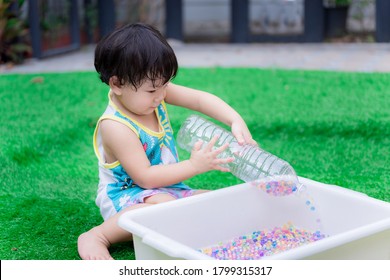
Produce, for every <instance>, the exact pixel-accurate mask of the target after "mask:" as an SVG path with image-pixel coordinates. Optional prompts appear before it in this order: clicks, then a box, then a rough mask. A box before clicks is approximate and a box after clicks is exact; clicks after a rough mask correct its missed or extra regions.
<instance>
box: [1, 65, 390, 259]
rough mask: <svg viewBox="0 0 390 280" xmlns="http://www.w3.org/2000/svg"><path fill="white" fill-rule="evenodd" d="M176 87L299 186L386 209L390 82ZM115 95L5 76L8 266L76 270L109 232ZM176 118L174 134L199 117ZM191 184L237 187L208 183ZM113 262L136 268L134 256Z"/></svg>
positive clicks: (61, 80)
mask: <svg viewBox="0 0 390 280" xmlns="http://www.w3.org/2000/svg"><path fill="white" fill-rule="evenodd" d="M175 82H176V83H178V84H182V85H187V86H190V87H195V88H199V89H203V90H206V91H210V92H212V93H214V94H216V95H218V96H220V97H221V98H223V99H224V100H225V101H227V102H228V103H229V104H231V105H232V106H233V107H234V108H235V109H236V110H237V111H238V112H239V113H240V114H241V115H242V116H243V118H244V119H245V120H246V121H247V123H248V126H249V128H250V130H251V131H252V134H253V136H254V138H255V139H256V140H257V142H258V143H259V144H260V146H261V147H262V148H263V149H265V150H267V151H269V152H271V153H273V154H275V155H277V156H279V157H280V158H282V159H284V160H286V161H288V162H289V163H290V164H291V165H292V166H293V167H294V168H295V171H296V172H297V174H298V175H299V176H302V177H306V178H310V179H313V180H316V181H320V182H324V183H329V184H336V185H339V186H342V187H345V188H349V189H352V190H356V191H359V192H363V193H366V194H367V195H369V196H372V197H374V198H377V199H380V200H384V201H387V202H390V151H389V147H390V74H380V73H339V72H323V71H293V70H288V71H287V70H262V69H252V68H231V69H227V68H205V69H181V70H180V71H179V74H178V77H177V78H176V80H175ZM107 90H108V89H107V86H105V85H104V84H102V83H101V82H100V81H99V80H98V77H97V74H95V73H93V72H80V73H61V74H59V73H56V74H25V75H19V74H13V75H2V76H0V111H1V123H2V125H1V127H0V145H1V149H0V162H1V169H0V201H1V203H0V227H1V231H0V244H1V245H0V258H1V259H3V260H4V259H27V260H33V259H43V260H49V259H64V260H68V259H79V257H78V254H77V247H76V242H77V237H78V235H79V234H81V233H82V232H84V231H86V230H88V229H90V228H91V227H93V226H95V225H98V224H100V223H101V222H102V218H101V217H100V214H99V210H98V208H97V207H96V205H95V202H94V199H95V195H96V189H97V181H98V173H97V160H96V157H95V155H94V152H93V148H92V134H93V130H94V126H95V123H96V121H97V119H98V117H99V116H100V115H101V113H102V112H103V110H104V109H105V107H106V102H107V100H106V99H107ZM169 112H170V118H171V122H172V125H173V128H174V130H175V131H176V132H177V131H178V129H179V127H180V124H181V123H182V122H183V121H184V119H185V117H186V116H188V115H190V114H191V113H192V112H190V111H188V110H185V109H182V108H176V107H173V106H169ZM180 156H181V158H183V159H185V158H187V157H188V153H187V152H185V151H182V150H180ZM187 183H188V184H189V185H191V186H192V187H194V188H207V189H212V190H213V189H219V188H223V187H227V186H230V185H234V184H237V183H240V181H239V180H238V179H236V178H235V177H233V176H232V175H231V174H226V173H219V172H209V173H206V174H202V175H199V176H197V177H195V178H192V179H190V180H188V181H187ZM112 255H113V257H114V258H117V259H134V251H133V247H132V245H131V243H128V244H122V245H116V246H113V248H112Z"/></svg>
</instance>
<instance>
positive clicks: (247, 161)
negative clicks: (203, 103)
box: [177, 115, 300, 191]
mask: <svg viewBox="0 0 390 280" xmlns="http://www.w3.org/2000/svg"><path fill="white" fill-rule="evenodd" d="M215 135H218V136H219V138H218V140H217V142H216V144H215V147H220V146H222V145H224V144H225V143H229V148H227V149H226V150H225V151H224V152H223V153H221V154H220V157H233V158H234V159H235V160H234V161H233V162H231V163H229V164H227V166H228V167H229V169H230V171H231V173H232V174H233V175H235V176H236V177H238V178H240V179H241V180H243V181H245V182H251V181H255V180H259V179H264V178H266V177H283V178H284V179H285V180H286V179H287V180H290V181H291V180H292V181H294V182H295V183H297V182H298V178H297V176H296V174H295V171H294V169H293V168H292V167H291V165H290V164H289V163H288V162H286V161H284V160H282V159H280V158H278V157H276V156H275V155H273V154H271V153H269V152H266V151H264V150H263V149H261V148H259V147H257V146H253V145H239V144H238V142H237V141H236V139H235V137H234V136H233V135H232V133H231V132H229V131H227V130H226V129H224V128H222V127H220V126H218V125H216V124H214V123H212V122H210V121H208V120H206V119H205V118H202V117H200V116H197V115H191V116H190V117H188V118H187V119H186V120H185V122H184V123H183V125H182V126H181V128H180V130H179V132H178V136H177V142H178V145H179V147H181V148H182V149H184V150H187V151H189V152H190V151H191V150H192V148H193V146H194V144H195V143H196V142H197V141H199V140H202V141H203V142H204V143H207V142H209V141H210V140H211V139H212V138H213V137H214V136H215ZM295 185H296V186H300V184H295ZM294 191H295V190H294Z"/></svg>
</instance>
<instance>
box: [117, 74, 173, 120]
mask: <svg viewBox="0 0 390 280" xmlns="http://www.w3.org/2000/svg"><path fill="white" fill-rule="evenodd" d="M167 85H168V83H166V84H162V83H159V82H157V83H154V85H153V83H152V81H150V80H147V81H145V82H144V83H143V84H142V85H141V86H140V87H138V88H137V89H135V88H134V87H133V86H131V85H125V86H122V87H121V95H120V97H119V100H120V101H121V103H122V105H123V106H124V107H125V108H126V109H127V110H128V111H130V112H131V113H134V114H136V115H149V114H151V113H153V112H154V110H155V109H156V108H157V107H158V106H159V105H160V103H161V102H162V101H163V100H164V98H165V96H166V88H167Z"/></svg>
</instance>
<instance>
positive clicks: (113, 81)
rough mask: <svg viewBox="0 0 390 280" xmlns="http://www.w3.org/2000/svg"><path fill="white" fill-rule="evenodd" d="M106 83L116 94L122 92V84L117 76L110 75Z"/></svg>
mask: <svg viewBox="0 0 390 280" xmlns="http://www.w3.org/2000/svg"><path fill="white" fill-rule="evenodd" d="M108 85H109V86H110V88H111V91H112V92H114V93H115V94H116V95H121V94H122V91H121V89H122V85H121V83H120V82H119V79H118V77H117V76H112V77H111V78H110V80H109V81H108Z"/></svg>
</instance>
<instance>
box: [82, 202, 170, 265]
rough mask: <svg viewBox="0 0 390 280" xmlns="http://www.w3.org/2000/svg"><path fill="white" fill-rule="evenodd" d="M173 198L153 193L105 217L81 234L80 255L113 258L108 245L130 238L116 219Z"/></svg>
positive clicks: (96, 258) (101, 258)
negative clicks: (139, 201)
mask: <svg viewBox="0 0 390 280" xmlns="http://www.w3.org/2000/svg"><path fill="white" fill-rule="evenodd" d="M174 199H175V198H174V197H172V196H170V195H167V194H156V195H153V196H151V197H148V198H146V199H145V203H142V204H137V205H133V206H130V207H128V208H126V209H124V210H122V211H121V212H119V213H117V214H115V215H114V216H112V217H111V218H109V219H107V220H106V221H104V222H103V223H102V224H101V225H99V226H97V227H94V228H92V229H91V230H89V231H87V232H85V233H83V234H81V235H80V236H79V238H78V242H77V245H78V252H79V255H80V257H81V258H82V259H84V260H110V259H111V260H112V259H113V258H112V257H111V255H110V252H109V251H108V248H109V247H110V245H111V244H115V243H119V242H125V241H130V240H131V239H132V235H131V233H129V232H128V231H126V230H124V229H122V228H121V227H120V226H119V225H118V219H119V217H120V216H121V215H122V214H123V213H125V212H127V211H131V210H134V209H137V208H141V207H146V206H150V205H153V204H157V203H162V202H166V201H169V200H174Z"/></svg>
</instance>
